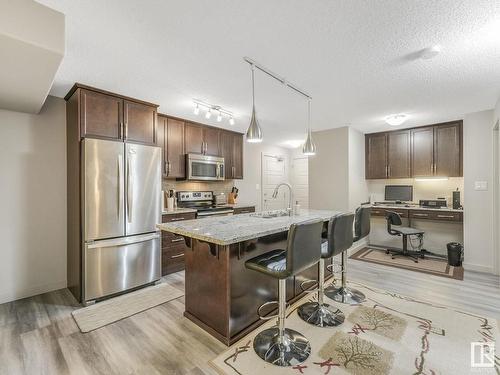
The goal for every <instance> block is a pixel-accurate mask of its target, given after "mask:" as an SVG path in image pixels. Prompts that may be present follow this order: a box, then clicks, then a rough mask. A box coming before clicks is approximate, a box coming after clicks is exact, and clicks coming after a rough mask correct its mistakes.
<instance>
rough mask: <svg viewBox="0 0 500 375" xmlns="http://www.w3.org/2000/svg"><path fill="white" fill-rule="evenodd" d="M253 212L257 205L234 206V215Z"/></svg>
mask: <svg viewBox="0 0 500 375" xmlns="http://www.w3.org/2000/svg"><path fill="white" fill-rule="evenodd" d="M251 212H255V206H248V207H236V208H234V212H233V214H234V215H238V214H249V213H251Z"/></svg>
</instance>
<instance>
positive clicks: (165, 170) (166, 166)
mask: <svg viewBox="0 0 500 375" xmlns="http://www.w3.org/2000/svg"><path fill="white" fill-rule="evenodd" d="M163 170H164V172H165V174H166V175H167V176H168V161H166V162H165V163H164V166H163Z"/></svg>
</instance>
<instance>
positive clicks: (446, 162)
mask: <svg viewBox="0 0 500 375" xmlns="http://www.w3.org/2000/svg"><path fill="white" fill-rule="evenodd" d="M461 154H462V123H461V122H457V123H450V124H447V125H441V126H436V127H434V175H435V176H447V177H459V176H462V175H463V173H462V158H461V157H460V155H461Z"/></svg>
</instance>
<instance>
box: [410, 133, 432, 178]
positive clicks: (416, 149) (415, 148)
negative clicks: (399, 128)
mask: <svg viewBox="0 0 500 375" xmlns="http://www.w3.org/2000/svg"><path fill="white" fill-rule="evenodd" d="M411 143H412V172H413V176H415V177H427V176H433V175H434V128H433V127H423V128H415V129H411Z"/></svg>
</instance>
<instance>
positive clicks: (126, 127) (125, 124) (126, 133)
mask: <svg viewBox="0 0 500 375" xmlns="http://www.w3.org/2000/svg"><path fill="white" fill-rule="evenodd" d="M123 126H124V127H125V135H124V137H123V138H124V139H127V138H128V122H127V121H125V123H124V125H123Z"/></svg>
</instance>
